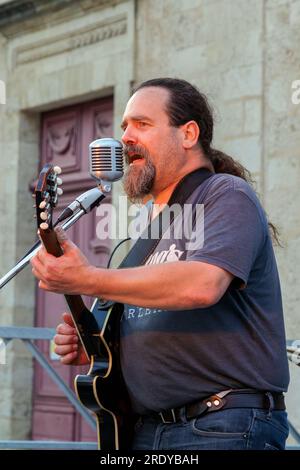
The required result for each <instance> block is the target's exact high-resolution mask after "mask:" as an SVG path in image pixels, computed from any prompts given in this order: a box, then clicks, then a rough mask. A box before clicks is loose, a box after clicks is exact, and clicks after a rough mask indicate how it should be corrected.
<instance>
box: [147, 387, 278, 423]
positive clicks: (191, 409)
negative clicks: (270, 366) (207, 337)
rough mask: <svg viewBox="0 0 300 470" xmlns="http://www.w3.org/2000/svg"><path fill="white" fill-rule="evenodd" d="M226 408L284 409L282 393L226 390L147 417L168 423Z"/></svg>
mask: <svg viewBox="0 0 300 470" xmlns="http://www.w3.org/2000/svg"><path fill="white" fill-rule="evenodd" d="M228 408H262V409H267V410H270V411H272V410H285V403H284V395H283V393H275V392H259V391H256V390H254V391H252V390H248V389H246V390H239V391H235V390H232V391H230V390H227V391H225V392H220V393H217V394H215V395H211V396H209V397H208V398H205V399H204V400H200V401H197V402H193V403H189V404H187V405H185V406H181V407H179V408H170V409H169V410H163V411H161V412H158V413H154V412H153V413H150V414H148V415H147V417H151V418H154V419H157V420H158V421H160V422H162V423H165V424H169V423H176V422H179V421H182V417H183V416H185V418H186V419H192V418H196V417H198V416H201V415H202V414H204V413H210V412H213V411H219V410H221V409H223V410H224V409H228ZM142 418H143V417H142Z"/></svg>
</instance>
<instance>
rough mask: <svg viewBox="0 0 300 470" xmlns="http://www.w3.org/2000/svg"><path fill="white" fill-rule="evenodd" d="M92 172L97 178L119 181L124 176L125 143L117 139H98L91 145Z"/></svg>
mask: <svg viewBox="0 0 300 470" xmlns="http://www.w3.org/2000/svg"><path fill="white" fill-rule="evenodd" d="M89 158H90V174H91V176H92V177H93V178H95V179H96V180H104V181H117V180H119V179H120V178H122V176H123V168H124V158H123V145H122V143H121V142H119V141H118V140H116V139H112V138H103V139H97V140H94V141H93V142H91V143H90V145H89Z"/></svg>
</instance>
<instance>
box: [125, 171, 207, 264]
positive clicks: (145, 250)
mask: <svg viewBox="0 0 300 470" xmlns="http://www.w3.org/2000/svg"><path fill="white" fill-rule="evenodd" d="M213 174H214V173H212V172H211V171H209V170H208V169H206V168H198V169H197V170H194V171H192V172H191V173H188V174H187V175H185V176H184V177H183V178H182V179H181V180H180V181H179V183H178V184H177V186H176V187H175V189H174V191H173V193H172V195H171V197H170V199H169V201H168V204H167V206H166V207H165V208H164V209H163V210H162V211H161V212H160V213H159V214H158V216H157V217H155V219H153V221H152V222H151V223H150V224H149V225H148V226H147V228H146V229H145V230H144V231H143V233H142V234H141V236H140V237H139V238H138V239H137V241H136V242H135V244H134V245H133V246H132V248H131V249H130V251H129V252H128V254H127V255H126V256H125V258H124V259H123V261H122V263H121V264H120V266H119V269H121V268H132V267H135V266H142V265H143V264H144V262H145V261H146V259H147V258H148V257H149V256H150V255H151V254H152V253H153V251H154V250H155V248H156V247H157V245H158V243H159V241H160V240H161V238H162V236H163V234H164V233H165V231H166V230H167V229H168V228H169V227H170V225H171V224H172V222H173V220H174V218H175V212H174V211H171V213H170V217H164V215H165V213H166V211H168V209H169V208H170V207H171V206H173V205H175V204H177V205H178V206H177V208H178V207H180V208H182V207H183V205H184V203H185V202H186V200H187V199H188V198H189V196H190V195H191V194H192V193H193V192H194V190H195V189H196V188H197V187H198V186H200V184H202V183H203V182H204V181H205V180H207V179H208V178H210V177H211V176H212V175H213ZM166 220H168V224H167V226H164V224H163V222H164V221H166ZM151 234H155V235H156V236H155V237H151Z"/></svg>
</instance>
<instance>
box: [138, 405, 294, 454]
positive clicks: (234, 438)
mask: <svg viewBox="0 0 300 470" xmlns="http://www.w3.org/2000/svg"><path fill="white" fill-rule="evenodd" d="M288 433H289V429H288V424H287V414H286V412H285V411H268V410H263V409H252V408H232V409H226V410H220V411H215V412H212V413H207V414H205V415H202V416H200V417H198V418H195V419H191V420H189V421H187V420H186V419H185V417H184V416H183V417H182V418H181V422H178V423H174V424H163V423H161V422H159V421H157V420H156V419H153V418H140V419H139V421H138V422H137V424H136V427H135V438H134V442H133V447H132V448H133V449H134V450H150V449H152V450H211V449H216V450H229V449H231V450H283V449H284V448H285V441H286V439H287V436H288Z"/></svg>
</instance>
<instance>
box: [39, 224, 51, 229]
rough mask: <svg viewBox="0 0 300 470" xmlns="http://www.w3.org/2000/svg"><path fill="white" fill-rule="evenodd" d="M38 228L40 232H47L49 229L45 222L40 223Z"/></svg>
mask: <svg viewBox="0 0 300 470" xmlns="http://www.w3.org/2000/svg"><path fill="white" fill-rule="evenodd" d="M40 228H41V229H42V230H47V229H48V228H49V225H48V224H46V222H42V223H41V225H40Z"/></svg>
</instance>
